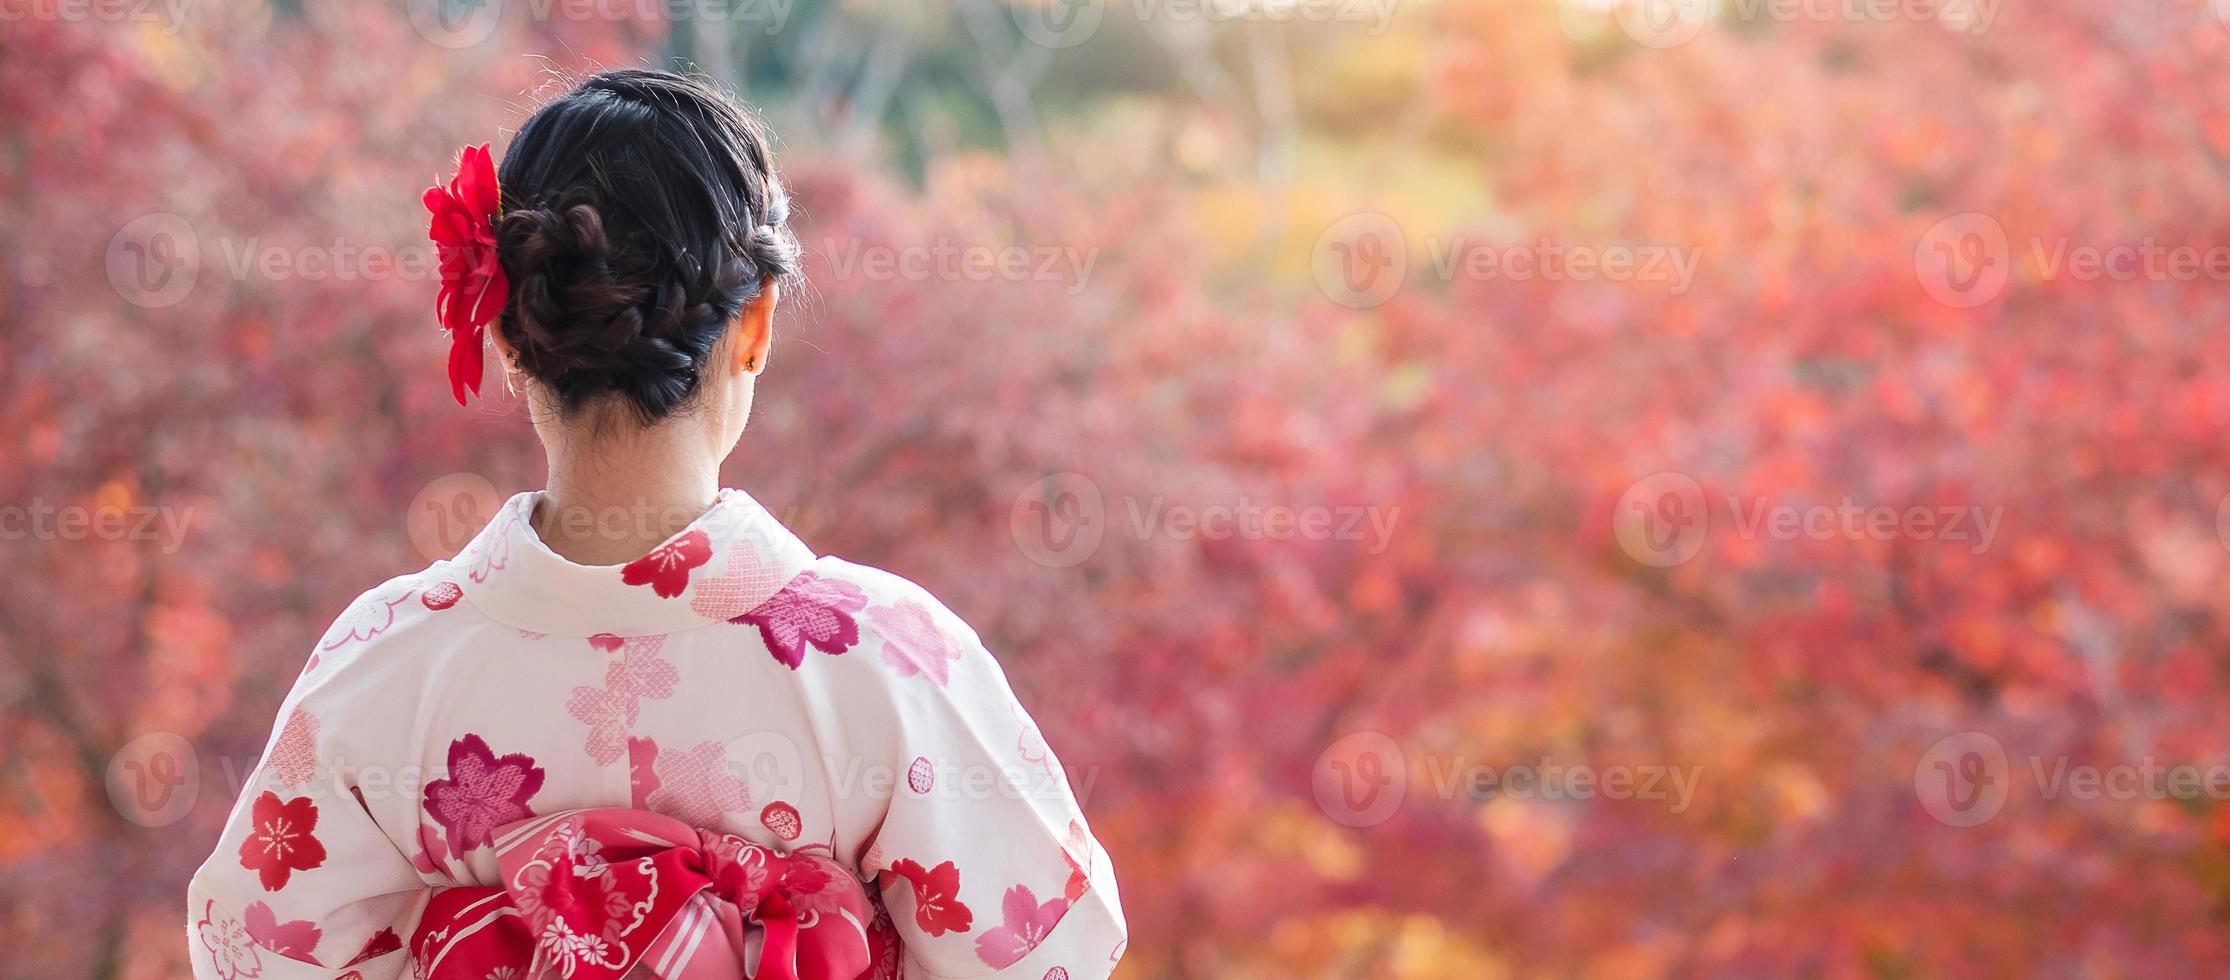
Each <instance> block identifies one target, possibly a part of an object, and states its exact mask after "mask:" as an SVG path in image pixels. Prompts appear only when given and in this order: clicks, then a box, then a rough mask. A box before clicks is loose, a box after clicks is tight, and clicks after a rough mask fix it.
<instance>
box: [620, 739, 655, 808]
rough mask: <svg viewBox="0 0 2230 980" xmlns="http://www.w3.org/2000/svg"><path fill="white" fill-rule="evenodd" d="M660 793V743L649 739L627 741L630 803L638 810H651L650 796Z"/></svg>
mask: <svg viewBox="0 0 2230 980" xmlns="http://www.w3.org/2000/svg"><path fill="white" fill-rule="evenodd" d="M657 791H658V743H657V742H653V741H651V740H650V739H647V738H630V739H628V740H627V795H628V803H629V805H631V806H633V807H634V808H635V809H637V810H648V809H650V794H652V793H655V792H657Z"/></svg>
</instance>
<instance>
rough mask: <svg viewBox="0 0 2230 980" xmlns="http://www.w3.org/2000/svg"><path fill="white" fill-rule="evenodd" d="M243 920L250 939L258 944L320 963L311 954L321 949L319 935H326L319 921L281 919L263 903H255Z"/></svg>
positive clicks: (271, 949) (281, 953)
mask: <svg viewBox="0 0 2230 980" xmlns="http://www.w3.org/2000/svg"><path fill="white" fill-rule="evenodd" d="M242 919H243V920H244V921H243V923H242V925H243V926H244V927H245V928H246V929H247V930H248V938H250V939H253V940H255V941H256V945H258V946H261V947H263V948H264V949H268V950H270V951H271V952H274V953H277V954H279V955H281V956H288V957H292V958H294V959H298V960H302V961H303V962H306V963H315V962H317V960H316V959H315V958H314V957H312V956H311V955H310V954H311V953H312V952H314V951H316V949H317V941H318V937H319V936H321V935H323V933H321V932H320V931H319V930H318V927H317V923H315V922H310V921H307V920H304V919H296V920H294V921H292V922H280V921H279V916H278V913H275V912H273V911H271V906H269V905H265V904H263V903H262V902H254V903H251V904H250V905H249V906H248V912H247V914H246V915H245V916H242Z"/></svg>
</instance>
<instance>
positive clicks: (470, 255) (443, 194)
mask: <svg viewBox="0 0 2230 980" xmlns="http://www.w3.org/2000/svg"><path fill="white" fill-rule="evenodd" d="M424 200H425V203H426V210H427V211H429V212H432V214H433V220H432V221H430V222H428V223H427V226H426V235H427V237H430V238H432V239H433V240H434V246H435V250H436V251H437V252H438V253H439V254H440V255H441V294H440V295H439V296H438V297H436V298H435V300H434V311H435V313H436V314H438V315H439V316H440V318H441V325H442V328H443V329H445V330H448V331H449V388H450V391H451V393H452V394H454V395H456V396H457V404H459V405H462V404H464V403H465V391H466V390H467V389H470V390H471V391H472V393H473V394H476V395H477V394H479V393H480V368H481V364H480V360H481V358H480V328H481V327H482V326H483V325H485V324H486V323H487V322H488V321H490V320H493V319H495V318H496V316H497V315H498V314H501V313H502V312H503V304H504V303H505V302H506V301H507V300H509V299H510V297H511V281H510V280H509V279H506V278H505V277H504V275H503V263H502V262H500V261H498V260H497V258H496V224H495V219H496V212H497V210H498V209H499V208H500V207H502V196H501V195H500V194H499V193H498V192H497V190H496V166H495V158H494V157H492V156H490V155H489V154H488V144H486V143H482V144H480V145H479V146H468V147H465V148H464V150H463V152H461V153H459V154H458V157H457V176H455V177H453V178H451V179H450V181H449V186H448V187H446V188H443V187H429V188H427V189H426V194H425V198H424Z"/></svg>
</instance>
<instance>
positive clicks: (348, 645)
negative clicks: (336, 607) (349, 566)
mask: <svg viewBox="0 0 2230 980" xmlns="http://www.w3.org/2000/svg"><path fill="white" fill-rule="evenodd" d="M449 565H450V563H449V562H447V561H438V562H435V563H433V564H432V565H429V566H427V567H425V568H422V569H419V570H418V571H415V572H406V573H404V574H402V575H397V576H395V577H393V578H390V579H388V580H386V581H384V582H381V583H379V584H378V585H375V586H372V587H371V588H369V589H366V590H364V591H363V592H362V593H360V594H358V595H357V596H356V598H354V599H351V600H349V602H348V604H347V605H345V606H343V607H342V608H341V611H340V613H339V615H336V616H335V617H333V620H332V622H331V624H330V625H328V626H326V628H325V631H324V632H323V633H321V634H319V636H318V639H317V642H316V643H315V644H313V645H312V646H311V648H310V656H309V660H308V663H307V664H306V665H305V667H304V672H305V673H306V674H307V673H311V672H316V671H319V670H320V669H321V668H334V669H337V668H339V667H341V666H342V665H344V664H348V663H352V662H356V661H359V660H362V659H363V658H362V657H361V654H362V653H363V652H365V651H366V650H369V649H371V648H373V647H388V646H393V645H395V644H396V641H397V640H398V639H400V638H401V637H403V636H405V635H409V634H415V633H423V632H425V631H427V630H429V629H434V628H439V626H440V625H441V624H443V623H445V622H446V623H451V624H455V625H463V624H464V623H465V621H466V620H468V619H476V617H472V616H471V615H470V613H469V612H460V611H459V610H460V609H464V608H469V606H468V604H466V603H464V602H463V601H462V600H463V598H464V593H463V590H462V589H460V588H459V587H458V585H457V584H456V582H455V581H454V578H455V576H454V575H452V574H450V573H449ZM329 672H330V671H329Z"/></svg>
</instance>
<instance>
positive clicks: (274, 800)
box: [240, 792, 325, 892]
mask: <svg viewBox="0 0 2230 980" xmlns="http://www.w3.org/2000/svg"><path fill="white" fill-rule="evenodd" d="M250 809H251V815H250V819H251V821H252V823H253V827H254V829H253V830H252V831H250V832H249V834H248V839H247V840H244V841H241V842H240V866H241V867H243V868H247V869H250V870H252V871H254V872H255V873H256V877H257V879H258V880H260V881H261V882H262V883H263V890H264V891H269V892H275V891H278V890H279V889H281V888H285V887H286V883H287V878H289V877H291V876H292V875H293V874H294V873H295V872H297V871H308V870H310V869H311V868H315V867H317V866H318V865H321V864H324V863H325V845H324V844H320V843H318V839H317V836H316V834H315V833H314V832H315V831H316V830H317V804H316V803H315V802H313V801H311V799H310V798H309V797H307V796H304V797H299V798H296V799H292V800H285V801H281V800H280V799H279V796H278V794H276V793H271V792H265V793H264V794H263V795H262V796H258V797H256V801H255V803H254V804H253V805H252V807H251V808H250Z"/></svg>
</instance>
